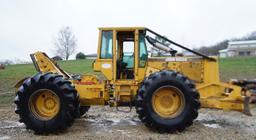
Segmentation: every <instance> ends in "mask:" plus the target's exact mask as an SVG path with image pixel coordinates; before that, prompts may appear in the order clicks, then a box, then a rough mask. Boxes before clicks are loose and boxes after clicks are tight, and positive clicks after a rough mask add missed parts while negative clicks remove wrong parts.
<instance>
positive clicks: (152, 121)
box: [135, 71, 200, 133]
mask: <svg viewBox="0 0 256 140" xmlns="http://www.w3.org/2000/svg"><path fill="white" fill-rule="evenodd" d="M166 87H167V88H166ZM164 88H166V89H164ZM162 89H164V91H161V92H159V90H162ZM172 89H174V90H172ZM173 93H175V94H173ZM169 94H170V95H169ZM174 95H175V96H174ZM177 95H178V96H179V98H178V100H177V99H176V98H177ZM155 96H158V97H159V96H160V97H161V96H162V98H160V97H159V98H160V99H161V100H160V99H158V100H156V99H155V98H156V97H155ZM172 96H173V97H172ZM169 99H172V100H170V102H169ZM174 99H175V100H174ZM155 100H156V101H155ZM174 101H175V102H174ZM182 101H184V104H182ZM163 102H164V103H163ZM177 104H178V105H177ZM135 108H136V112H137V113H138V115H139V118H140V120H141V121H142V122H143V123H144V124H145V125H146V126H147V127H149V128H151V129H153V130H157V131H158V132H161V133H163V132H171V133H172V132H176V131H179V132H181V131H183V130H184V129H185V128H187V127H188V126H190V125H192V124H193V120H194V119H196V118H197V116H198V109H199V108H200V102H199V93H198V92H197V90H196V89H195V85H194V84H193V82H192V81H190V80H189V79H188V78H187V77H185V76H183V75H182V74H180V73H177V72H174V71H160V72H156V73H153V74H151V75H150V76H149V77H147V78H146V79H145V80H144V81H143V83H142V85H141V86H140V88H139V90H138V93H137V95H136V98H135Z"/></svg>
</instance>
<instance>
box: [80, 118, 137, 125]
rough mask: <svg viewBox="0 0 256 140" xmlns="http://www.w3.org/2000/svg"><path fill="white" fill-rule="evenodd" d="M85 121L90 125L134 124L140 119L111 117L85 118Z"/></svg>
mask: <svg viewBox="0 0 256 140" xmlns="http://www.w3.org/2000/svg"><path fill="white" fill-rule="evenodd" d="M85 121H87V122H89V123H90V124H91V125H100V126H129V125H130V126H135V125H138V124H139V123H140V121H137V120H133V119H119V118H111V119H109V118H108V119H102V120H97V119H85Z"/></svg>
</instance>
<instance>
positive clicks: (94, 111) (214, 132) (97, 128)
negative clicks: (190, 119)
mask: <svg viewBox="0 0 256 140" xmlns="http://www.w3.org/2000/svg"><path fill="white" fill-rule="evenodd" d="M14 108H15V106H14V105H11V106H1V107H0V140H4V139H28V140H30V139H31V140H32V139H33V140H34V139H91V140H94V139H103V140H110V139H168V140H170V139H204V140H205V139H206V140H207V139H256V134H255V133H254V132H255V131H256V126H255V125H256V119H255V118H254V117H249V116H246V115H243V114H241V113H239V112H234V111H221V110H210V109H201V110H200V115H199V116H198V118H197V119H196V120H195V122H194V124H193V125H192V126H191V127H189V128H188V129H187V130H186V131H185V132H182V133H174V134H159V133H157V132H154V131H152V130H150V129H148V128H146V127H145V126H144V125H143V124H142V123H141V122H140V120H139V119H138V117H137V114H136V112H135V110H132V112H131V113H122V112H117V111H116V110H115V108H110V107H92V108H91V109H90V110H89V112H88V113H87V114H86V115H85V116H83V118H81V119H77V120H76V121H75V123H74V125H73V126H72V127H71V128H69V129H68V130H67V131H66V132H63V133H60V134H51V135H48V136H43V135H36V134H34V133H33V131H30V130H26V128H25V125H24V124H23V123H19V122H18V119H19V117H18V116H17V115H16V114H15V113H14ZM252 112H253V113H254V114H256V109H253V110H252Z"/></svg>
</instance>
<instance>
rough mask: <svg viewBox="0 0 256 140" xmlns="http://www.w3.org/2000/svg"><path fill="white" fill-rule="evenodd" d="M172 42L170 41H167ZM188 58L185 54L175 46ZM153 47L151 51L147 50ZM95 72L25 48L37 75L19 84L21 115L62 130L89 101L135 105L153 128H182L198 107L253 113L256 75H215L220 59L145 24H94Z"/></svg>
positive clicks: (48, 129) (38, 126)
mask: <svg viewBox="0 0 256 140" xmlns="http://www.w3.org/2000/svg"><path fill="white" fill-rule="evenodd" d="M170 45H171V46H172V47H169V46H170ZM174 46H175V47H176V48H179V49H183V50H186V51H187V52H190V53H192V54H194V55H193V56H190V57H188V56H183V55H182V54H179V53H178V52H179V50H176V49H174ZM154 51H156V52H157V54H158V55H157V56H154V55H152V54H153V52H154ZM97 54H98V55H97V58H96V60H95V61H94V62H93V70H94V71H95V72H98V73H99V74H97V75H101V76H100V77H101V78H98V77H97V76H96V75H88V74H84V75H80V76H72V75H71V74H69V73H67V72H65V71H64V70H62V69H61V68H60V67H59V66H58V65H57V64H56V63H55V62H54V61H52V60H51V59H50V58H49V57H48V56H47V55H46V54H45V53H42V52H36V53H34V54H31V58H32V60H33V63H34V65H35V68H36V70H37V71H38V73H37V74H35V75H34V76H31V77H29V78H25V79H23V80H21V81H20V82H18V83H17V85H16V86H15V87H16V88H17V93H16V98H15V104H16V106H17V108H16V111H15V112H16V113H17V114H19V116H20V121H21V122H24V123H25V125H26V126H27V128H29V129H32V130H34V131H35V132H38V133H53V132H56V131H62V130H65V129H66V128H68V127H69V126H71V125H72V123H73V121H74V119H75V118H77V117H79V116H81V115H83V114H84V113H86V111H88V109H89V107H90V106H92V105H109V106H111V107H116V108H117V110H118V111H126V112H128V111H129V110H124V109H121V107H122V106H126V107H130V109H132V107H135V109H136V112H137V113H138V115H139V118H140V120H141V121H142V122H143V123H144V124H145V125H146V126H147V127H150V128H152V129H155V130H157V131H159V132H175V131H183V130H184V129H185V128H187V127H189V126H190V125H191V124H192V123H193V120H195V119H196V118H197V116H198V110H199V108H200V106H201V107H205V108H216V109H225V110H236V111H240V112H244V113H245V114H247V115H251V113H250V110H249V104H250V103H251V102H253V101H254V94H255V89H256V81H234V80H233V81H231V82H229V83H223V82H221V81H220V79H219V68H218V60H217V58H215V57H208V56H206V55H203V54H201V53H199V52H196V51H193V50H191V49H189V48H187V47H184V46H182V45H180V44H178V43H176V42H173V41H172V40H170V39H168V38H166V37H164V36H162V35H160V34H158V33H156V32H154V31H152V30H150V29H148V28H145V27H111V28H99V41H98V53H97Z"/></svg>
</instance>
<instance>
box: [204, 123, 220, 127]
mask: <svg viewBox="0 0 256 140" xmlns="http://www.w3.org/2000/svg"><path fill="white" fill-rule="evenodd" d="M203 125H204V126H206V127H210V128H221V126H220V125H219V124H204V123H203Z"/></svg>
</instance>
